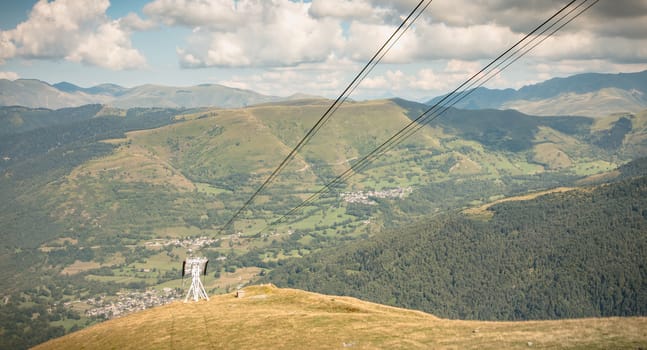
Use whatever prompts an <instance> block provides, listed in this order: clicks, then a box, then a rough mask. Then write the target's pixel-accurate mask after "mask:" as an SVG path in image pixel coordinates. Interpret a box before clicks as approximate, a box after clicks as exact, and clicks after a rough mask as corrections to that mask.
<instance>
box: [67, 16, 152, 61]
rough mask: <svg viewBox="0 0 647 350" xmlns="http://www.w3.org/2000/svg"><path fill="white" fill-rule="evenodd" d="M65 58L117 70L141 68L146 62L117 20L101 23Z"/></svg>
mask: <svg viewBox="0 0 647 350" xmlns="http://www.w3.org/2000/svg"><path fill="white" fill-rule="evenodd" d="M65 59H67V60H70V61H73V62H83V63H88V64H91V65H95V66H99V67H104V68H110V69H115V70H121V69H128V68H139V67H143V66H144V65H145V64H146V59H145V58H144V56H142V55H141V54H140V53H139V51H137V50H135V49H133V48H132V47H131V46H130V39H129V38H128V36H127V34H126V33H125V32H124V31H123V30H121V28H120V27H119V22H117V21H113V22H108V23H103V24H101V25H100V26H99V28H97V31H96V32H94V33H91V34H90V35H88V36H87V37H86V38H84V40H83V41H82V42H80V43H79V44H78V46H77V47H75V48H74V49H73V50H71V52H70V53H69V54H68V55H67V56H66V57H65Z"/></svg>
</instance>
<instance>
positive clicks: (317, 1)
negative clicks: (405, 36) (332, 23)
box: [308, 0, 382, 20]
mask: <svg viewBox="0 0 647 350" xmlns="http://www.w3.org/2000/svg"><path fill="white" fill-rule="evenodd" d="M376 10H377V9H376V8H374V7H373V6H372V5H371V4H370V3H369V1H366V0H313V1H312V5H311V6H310V9H309V11H308V13H309V14H310V15H311V16H312V17H314V18H323V17H334V18H342V19H347V20H358V19H371V18H375V17H377V16H379V15H380V12H382V11H379V10H378V11H376Z"/></svg>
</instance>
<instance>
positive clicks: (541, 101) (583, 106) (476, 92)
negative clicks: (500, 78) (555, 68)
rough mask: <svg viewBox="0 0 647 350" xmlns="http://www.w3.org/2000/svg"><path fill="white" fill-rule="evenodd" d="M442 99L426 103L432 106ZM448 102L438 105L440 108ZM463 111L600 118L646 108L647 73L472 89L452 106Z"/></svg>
mask: <svg viewBox="0 0 647 350" xmlns="http://www.w3.org/2000/svg"><path fill="white" fill-rule="evenodd" d="M443 97H445V95H443V96H438V97H435V98H433V99H431V100H429V101H427V102H426V103H427V104H428V105H434V104H436V103H438V102H440V101H441V100H442V99H443ZM447 102H448V101H443V102H441V103H442V104H445V103H447ZM454 107H456V108H463V109H488V108H493V109H516V110H518V111H520V112H523V113H526V114H532V115H579V116H588V117H602V116H607V115H609V114H612V113H621V112H630V113H635V112H638V111H640V110H643V109H645V108H647V71H643V72H638V73H620V74H599V73H586V74H578V75H574V76H571V77H567V78H554V79H550V80H547V81H545V82H542V83H539V84H534V85H528V86H524V87H522V88H521V89H519V90H514V89H505V90H496V89H488V88H484V87H480V88H476V89H473V90H472V92H471V93H470V94H469V95H467V97H465V98H464V99H463V100H461V101H460V102H458V103H456V105H454Z"/></svg>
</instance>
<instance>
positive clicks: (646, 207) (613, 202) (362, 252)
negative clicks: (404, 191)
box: [267, 161, 647, 320]
mask: <svg viewBox="0 0 647 350" xmlns="http://www.w3.org/2000/svg"><path fill="white" fill-rule="evenodd" d="M642 164H643V166H642V174H645V168H644V161H642ZM635 166H637V165H634V166H632V167H627V168H625V169H630V170H632V171H634V170H635V169H634V168H635ZM634 174H635V172H634ZM646 251H647V176H644V175H643V176H638V177H628V178H626V179H624V180H620V181H619V182H616V183H611V184H605V185H600V186H596V187H590V188H581V189H574V190H572V191H568V192H564V193H553V194H547V195H543V196H540V197H538V198H535V199H531V200H524V201H510V202H505V203H500V204H496V205H493V206H492V207H490V208H489V209H488V212H487V213H484V214H481V215H478V216H474V215H468V214H465V213H459V212H457V213H453V214H447V215H442V216H440V217H438V218H433V219H428V220H424V221H421V222H419V223H417V224H414V225H411V226H408V227H403V228H401V229H398V230H392V231H390V232H384V233H382V234H380V235H378V236H376V237H374V238H373V239H371V240H370V241H364V242H358V243H354V244H350V245H348V246H346V247H343V248H338V249H337V250H335V251H321V252H318V253H316V254H313V255H310V256H308V257H306V258H303V259H300V260H294V261H290V262H289V263H286V264H285V265H284V266H281V267H279V268H277V269H275V270H274V271H273V272H271V273H270V275H269V277H268V278H267V280H268V281H272V282H273V283H276V284H277V285H279V286H290V287H295V288H302V289H306V290H311V291H317V292H321V293H328V294H341V295H349V296H354V297H358V298H364V299H367V300H372V301H375V302H381V303H387V304H390V305H397V306H401V307H407V308H414V309H419V310H424V311H427V312H431V313H434V314H437V315H439V316H442V317H449V318H460V319H481V320H524V319H555V318H573V317H591V316H632V315H646V314H647V261H646V260H645V257H646V255H645V252H646Z"/></svg>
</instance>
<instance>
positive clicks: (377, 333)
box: [35, 285, 647, 349]
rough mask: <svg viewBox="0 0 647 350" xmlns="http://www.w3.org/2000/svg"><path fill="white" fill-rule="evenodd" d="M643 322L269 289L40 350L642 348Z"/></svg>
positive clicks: (156, 312) (100, 328) (101, 329)
mask: <svg viewBox="0 0 647 350" xmlns="http://www.w3.org/2000/svg"><path fill="white" fill-rule="evenodd" d="M646 330H647V318H644V317H641V318H600V319H579V320H560V321H533V322H478V321H455V320H444V319H440V318H437V317H435V316H433V315H430V314H425V313H422V312H417V311H411V310H406V309H399V308H394V307H388V306H383V305H379V304H373V303H368V302H364V301H361V300H358V299H354V298H348V297H337V296H327V295H322V294H315V293H309V292H304V291H300V290H295V289H279V288H276V287H274V286H271V285H264V286H251V287H247V288H246V289H245V296H244V297H243V298H235V297H233V296H232V295H231V294H226V295H218V296H214V297H213V298H212V299H211V300H210V301H208V302H207V301H201V302H198V303H188V304H184V303H181V302H176V303H173V304H169V305H166V306H162V307H158V308H154V309H150V310H146V311H143V312H140V313H137V314H132V315H130V316H126V317H123V318H120V319H115V320H111V321H107V322H104V323H101V324H98V325H95V326H93V327H90V328H87V329H84V330H81V331H79V332H76V333H72V334H69V335H67V336H64V337H62V338H58V339H54V340H51V341H49V342H47V343H44V344H41V345H40V346H37V347H36V348H35V349H177V348H185V349H188V348H193V349H265V348H271V349H339V348H355V349H429V348H434V349H472V348H474V349H475V348H478V349H527V348H529V347H530V348H538V349H608V348H614V349H636V348H644V347H645V346H647V331H646Z"/></svg>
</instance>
